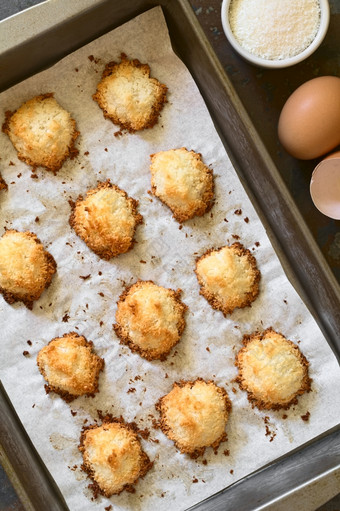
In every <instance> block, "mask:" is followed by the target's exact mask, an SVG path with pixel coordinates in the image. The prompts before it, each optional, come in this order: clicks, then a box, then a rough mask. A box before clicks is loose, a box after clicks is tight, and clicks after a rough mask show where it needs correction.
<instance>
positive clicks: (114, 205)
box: [70, 181, 143, 260]
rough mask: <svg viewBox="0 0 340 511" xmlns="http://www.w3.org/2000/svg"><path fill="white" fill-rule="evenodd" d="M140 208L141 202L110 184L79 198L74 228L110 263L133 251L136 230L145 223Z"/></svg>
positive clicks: (73, 212) (94, 250) (95, 251)
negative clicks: (120, 255) (138, 211)
mask: <svg viewBox="0 0 340 511" xmlns="http://www.w3.org/2000/svg"><path fill="white" fill-rule="evenodd" d="M137 206H138V201H136V200H135V199H132V198H130V197H128V195H127V194H126V192H124V190H121V189H120V188H118V186H116V185H113V184H111V183H110V181H106V182H105V183H99V185H98V186H97V188H94V189H92V190H89V191H88V192H87V193H86V195H85V197H84V198H83V197H82V196H81V195H80V196H79V197H78V199H77V202H76V203H75V204H74V205H73V206H72V214H71V217H70V225H71V226H72V227H73V229H74V230H75V232H76V233H77V234H78V236H80V238H81V239H82V240H83V241H85V243H86V244H87V246H88V247H89V248H90V249H91V250H93V252H94V253H95V254H97V255H98V256H99V257H101V258H102V259H107V260H109V259H111V258H112V257H116V256H118V255H119V254H124V253H125V252H128V250H130V248H132V246H133V244H134V234H135V230H136V227H137V225H138V224H141V223H142V222H143V217H142V215H140V214H139V213H137Z"/></svg>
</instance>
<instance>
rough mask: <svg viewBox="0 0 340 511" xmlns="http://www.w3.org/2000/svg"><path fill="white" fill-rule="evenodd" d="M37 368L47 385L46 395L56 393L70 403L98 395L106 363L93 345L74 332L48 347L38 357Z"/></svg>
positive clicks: (53, 340)
mask: <svg viewBox="0 0 340 511" xmlns="http://www.w3.org/2000/svg"><path fill="white" fill-rule="evenodd" d="M37 364H38V367H39V371H40V372H41V374H42V375H43V377H44V378H45V380H46V381H47V385H45V390H46V393H47V394H48V393H49V392H55V393H56V394H59V395H60V396H61V397H62V398H63V399H64V400H65V401H66V402H70V401H73V399H75V398H77V397H79V396H84V395H86V396H94V394H95V393H96V392H98V378H99V373H100V371H102V370H103V367H104V359H102V358H100V357H98V355H96V354H95V352H94V350H93V343H92V341H87V340H86V339H85V337H83V336H82V335H78V334H77V333H76V332H70V333H68V334H64V335H63V336H62V337H56V338H55V339H52V340H51V341H50V342H49V343H48V344H47V345H46V346H44V347H43V348H42V349H41V350H40V351H39V353H38V356H37Z"/></svg>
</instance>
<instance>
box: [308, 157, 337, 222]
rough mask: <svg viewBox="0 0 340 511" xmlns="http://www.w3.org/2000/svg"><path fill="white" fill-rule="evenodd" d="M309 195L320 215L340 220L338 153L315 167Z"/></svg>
mask: <svg viewBox="0 0 340 511" xmlns="http://www.w3.org/2000/svg"><path fill="white" fill-rule="evenodd" d="M310 193H311V197H312V201H313V202H314V205H315V206H316V207H317V209H318V210H319V211H321V213H323V214H324V215H326V216H328V217H330V218H334V219H335V220H340V151H337V152H335V153H333V154H330V155H329V156H327V158H325V159H324V160H322V161H321V162H320V163H319V165H317V166H316V167H315V169H314V172H313V174H312V179H311V182H310Z"/></svg>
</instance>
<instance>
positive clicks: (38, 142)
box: [2, 93, 79, 173]
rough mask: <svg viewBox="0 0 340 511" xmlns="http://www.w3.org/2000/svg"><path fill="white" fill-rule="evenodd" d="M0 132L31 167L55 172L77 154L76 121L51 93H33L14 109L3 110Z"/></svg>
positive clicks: (21, 158) (77, 133) (20, 157)
mask: <svg viewBox="0 0 340 511" xmlns="http://www.w3.org/2000/svg"><path fill="white" fill-rule="evenodd" d="M2 131H3V132H4V133H7V135H8V136H9V138H10V140H11V142H12V144H13V145H14V147H15V149H16V150H17V152H18V158H19V159H20V160H22V161H24V162H25V163H27V164H28V165H31V166H32V167H33V168H34V169H35V168H37V167H44V168H45V169H47V170H50V171H52V172H54V173H56V172H57V171H58V170H59V169H60V168H61V166H62V165H63V163H64V161H65V160H66V159H67V158H73V157H74V156H76V155H77V154H78V150H77V149H76V148H75V147H74V144H75V140H76V138H77V137H78V135H79V132H78V131H77V128H76V122H75V120H74V119H72V117H71V115H70V114H69V113H68V112H67V111H66V110H64V108H63V107H62V106H60V105H59V103H57V101H56V100H55V99H54V97H53V93H47V94H41V95H40V96H36V97H34V98H32V99H30V100H29V101H26V103H24V104H23V105H22V106H21V107H20V108H18V110H16V111H15V112H6V120H5V122H4V124H3V126H2Z"/></svg>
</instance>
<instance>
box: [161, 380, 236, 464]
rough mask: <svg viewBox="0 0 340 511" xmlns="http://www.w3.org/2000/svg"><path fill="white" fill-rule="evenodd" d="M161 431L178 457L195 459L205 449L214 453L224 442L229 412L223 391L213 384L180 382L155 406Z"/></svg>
mask: <svg viewBox="0 0 340 511" xmlns="http://www.w3.org/2000/svg"><path fill="white" fill-rule="evenodd" d="M156 409H157V410H158V411H159V412H160V415H161V421H160V426H161V429H162V431H163V432H164V433H165V434H166V435H167V436H168V437H169V438H170V440H173V442H174V443H175V445H176V447H177V448H178V449H179V450H180V452H182V453H187V454H190V455H191V457H193V458H195V457H197V456H200V455H201V454H203V453H204V451H205V448H206V447H213V449H215V450H216V449H217V448H218V446H219V445H220V443H221V442H224V441H225V440H227V435H226V432H225V427H226V424H227V421H228V417H229V413H230V411H231V402H230V400H229V398H228V395H227V393H226V391H225V390H224V389H223V388H221V387H218V386H217V385H216V384H215V383H214V382H213V381H204V380H203V379H202V378H197V380H195V381H180V382H176V383H174V385H173V389H172V390H171V391H170V392H169V394H167V395H166V396H163V397H162V398H161V399H160V400H159V401H158V403H157V404H156Z"/></svg>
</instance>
